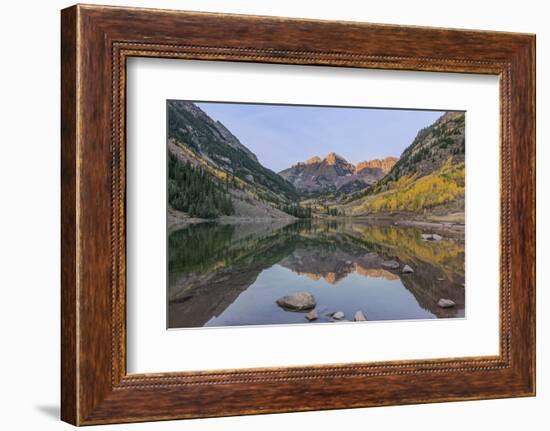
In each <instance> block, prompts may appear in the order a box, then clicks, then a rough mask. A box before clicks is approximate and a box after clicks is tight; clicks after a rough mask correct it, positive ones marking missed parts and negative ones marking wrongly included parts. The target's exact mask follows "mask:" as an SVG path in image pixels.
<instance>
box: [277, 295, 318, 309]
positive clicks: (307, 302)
mask: <svg viewBox="0 0 550 431" xmlns="http://www.w3.org/2000/svg"><path fill="white" fill-rule="evenodd" d="M277 305H279V306H280V307H283V308H288V309H289V310H294V311H301V310H310V309H312V308H315V305H316V303H315V298H314V297H313V295H312V294H311V293H309V292H298V293H293V294H291V295H286V296H283V297H282V298H279V299H277Z"/></svg>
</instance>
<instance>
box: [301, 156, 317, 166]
mask: <svg viewBox="0 0 550 431" xmlns="http://www.w3.org/2000/svg"><path fill="white" fill-rule="evenodd" d="M315 163H321V158H320V157H319V156H314V157H312V158H311V159H307V160H306V161H305V162H304V164H305V165H313V164H315Z"/></svg>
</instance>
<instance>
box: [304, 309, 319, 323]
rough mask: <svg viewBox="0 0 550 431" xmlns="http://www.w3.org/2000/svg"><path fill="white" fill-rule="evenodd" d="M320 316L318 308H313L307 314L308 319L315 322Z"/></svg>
mask: <svg viewBox="0 0 550 431" xmlns="http://www.w3.org/2000/svg"><path fill="white" fill-rule="evenodd" d="M318 318H319V315H318V314H317V311H316V310H311V311H310V312H309V313H307V314H306V319H307V320H309V321H310V322H313V321H314V320H317V319H318Z"/></svg>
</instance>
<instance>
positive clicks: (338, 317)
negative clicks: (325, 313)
mask: <svg viewBox="0 0 550 431" xmlns="http://www.w3.org/2000/svg"><path fill="white" fill-rule="evenodd" d="M344 317H345V314H344V313H343V312H342V311H337V312H336V313H333V314H332V318H333V319H336V320H342V319H343V318H344Z"/></svg>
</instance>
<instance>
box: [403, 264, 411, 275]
mask: <svg viewBox="0 0 550 431" xmlns="http://www.w3.org/2000/svg"><path fill="white" fill-rule="evenodd" d="M402 272H403V273H404V274H411V273H413V272H414V269H412V268H411V267H410V266H409V265H405V266H404V267H403V270H402Z"/></svg>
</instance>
